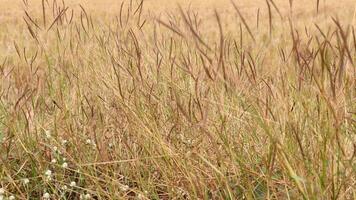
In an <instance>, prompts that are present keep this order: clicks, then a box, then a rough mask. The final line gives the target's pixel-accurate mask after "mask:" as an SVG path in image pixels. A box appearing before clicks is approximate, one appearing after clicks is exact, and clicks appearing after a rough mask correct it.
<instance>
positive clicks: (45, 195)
mask: <svg viewBox="0 0 356 200" xmlns="http://www.w3.org/2000/svg"><path fill="white" fill-rule="evenodd" d="M50 197H51V195H50V194H49V193H48V192H46V193H44V194H43V198H44V199H49V198H50Z"/></svg>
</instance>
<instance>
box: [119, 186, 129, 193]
mask: <svg viewBox="0 0 356 200" xmlns="http://www.w3.org/2000/svg"><path fill="white" fill-rule="evenodd" d="M129 189H130V187H129V186H127V185H121V186H120V190H121V191H123V192H127V191H128V190H129Z"/></svg>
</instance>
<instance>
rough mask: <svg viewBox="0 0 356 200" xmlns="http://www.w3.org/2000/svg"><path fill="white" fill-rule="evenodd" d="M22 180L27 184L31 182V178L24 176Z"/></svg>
mask: <svg viewBox="0 0 356 200" xmlns="http://www.w3.org/2000/svg"><path fill="white" fill-rule="evenodd" d="M22 182H23V183H24V184H25V185H27V184H28V183H29V182H30V179H28V178H24V179H22Z"/></svg>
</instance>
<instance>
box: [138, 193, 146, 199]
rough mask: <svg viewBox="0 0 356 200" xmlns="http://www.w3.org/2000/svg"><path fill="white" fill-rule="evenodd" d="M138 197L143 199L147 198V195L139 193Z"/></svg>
mask: <svg viewBox="0 0 356 200" xmlns="http://www.w3.org/2000/svg"><path fill="white" fill-rule="evenodd" d="M137 198H138V199H140V200H141V199H145V196H143V194H138V195H137Z"/></svg>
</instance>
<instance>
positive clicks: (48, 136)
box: [45, 130, 52, 139]
mask: <svg viewBox="0 0 356 200" xmlns="http://www.w3.org/2000/svg"><path fill="white" fill-rule="evenodd" d="M45 134H46V138H47V139H51V137H52V135H51V131H49V130H46V131H45Z"/></svg>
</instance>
